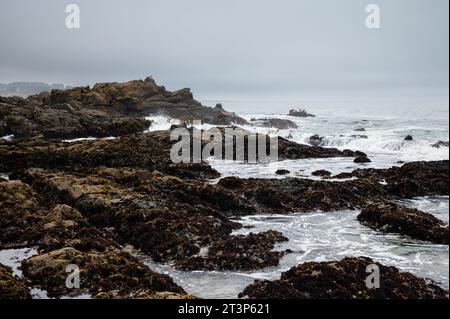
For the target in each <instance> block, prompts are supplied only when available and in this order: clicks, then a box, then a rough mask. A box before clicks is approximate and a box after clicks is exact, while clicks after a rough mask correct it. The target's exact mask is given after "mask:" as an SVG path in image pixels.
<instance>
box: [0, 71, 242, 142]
mask: <svg viewBox="0 0 450 319" xmlns="http://www.w3.org/2000/svg"><path fill="white" fill-rule="evenodd" d="M150 114H166V115H168V116H170V117H173V118H177V119H180V120H185V119H186V117H187V116H188V117H189V118H190V120H189V121H187V122H192V120H201V121H203V122H205V123H210V124H217V125H230V124H232V123H236V124H246V123H247V122H246V121H245V120H244V119H242V118H240V117H238V116H236V115H235V114H234V113H230V112H227V111H225V110H224V109H223V107H222V106H221V105H218V106H216V107H215V108H209V107H205V106H203V105H201V104H200V103H199V102H197V101H195V100H194V99H193V96H192V93H191V92H190V90H189V89H183V90H179V91H175V92H169V91H167V90H166V89H165V88H164V87H162V86H158V85H157V84H156V83H155V81H154V80H153V79H151V78H147V79H145V80H142V81H130V82H126V83H100V84H96V85H95V86H94V87H93V88H89V87H78V88H72V89H67V90H52V91H51V93H47V92H45V93H41V94H38V95H34V96H30V97H28V98H26V99H25V98H18V97H12V98H4V97H0V133H1V135H2V136H3V135H7V134H8V135H9V134H14V135H15V136H16V137H30V136H36V135H43V136H45V137H46V138H58V139H59V138H61V139H73V138H80V137H88V136H93V137H107V136H121V135H126V134H133V133H137V132H142V131H145V130H146V129H147V128H148V127H149V126H150V122H149V121H146V120H145V119H143V117H144V116H149V115H150Z"/></svg>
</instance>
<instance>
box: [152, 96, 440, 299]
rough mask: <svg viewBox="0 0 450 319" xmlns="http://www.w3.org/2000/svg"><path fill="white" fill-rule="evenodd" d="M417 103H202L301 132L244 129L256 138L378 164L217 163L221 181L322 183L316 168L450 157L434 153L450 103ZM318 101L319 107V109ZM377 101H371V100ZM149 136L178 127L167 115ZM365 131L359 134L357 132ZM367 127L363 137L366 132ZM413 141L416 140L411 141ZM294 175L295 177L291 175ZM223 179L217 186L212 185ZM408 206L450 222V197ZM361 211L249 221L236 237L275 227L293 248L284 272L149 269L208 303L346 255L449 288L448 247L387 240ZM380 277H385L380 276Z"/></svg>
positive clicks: (386, 165)
mask: <svg viewBox="0 0 450 319" xmlns="http://www.w3.org/2000/svg"><path fill="white" fill-rule="evenodd" d="M426 101H428V102H423V103H420V101H418V100H417V99H416V100H414V103H409V102H408V103H407V102H405V100H396V101H394V102H392V103H383V104H381V105H379V106H377V105H373V104H366V103H363V102H358V101H356V102H355V101H352V103H348V104H346V102H345V101H338V102H329V101H325V102H324V101H322V102H321V101H307V102H309V103H308V104H306V103H305V101H298V102H296V101H276V100H272V101H267V100H266V101H249V100H241V101H239V100H203V101H202V102H203V103H204V104H205V105H208V106H214V105H215V104H216V103H222V105H223V106H224V108H225V109H226V110H229V111H234V112H236V113H237V114H238V115H240V116H242V117H243V118H245V119H247V120H248V121H250V120H251V119H262V118H279V119H289V120H291V121H294V122H295V123H296V124H297V126H298V128H297V129H288V130H277V129H273V128H263V127H255V126H242V127H243V128H244V129H247V130H250V131H254V132H264V133H268V134H271V135H280V136H282V137H285V138H288V139H291V140H293V141H295V142H298V143H303V144H306V143H307V142H308V140H309V138H310V137H311V136H312V135H316V134H317V135H319V136H321V137H324V138H323V142H322V146H324V147H335V148H338V149H352V150H359V151H363V152H365V153H367V155H368V156H369V158H370V159H371V160H372V163H368V164H364V165H363V166H361V165H360V164H355V163H353V159H345V158H332V159H308V160H295V161H283V162H279V163H271V164H265V165H254V164H245V163H236V162H232V161H219V160H213V159H211V160H210V162H211V165H212V166H213V167H214V168H215V169H216V170H218V171H219V172H220V173H221V174H222V176H239V177H241V178H284V177H285V176H283V177H280V176H278V175H276V174H275V172H276V171H277V170H278V169H281V168H282V169H287V170H289V171H290V172H291V173H290V176H293V177H301V178H311V179H317V178H319V177H314V176H312V175H311V173H312V172H314V171H315V170H318V169H326V170H328V171H330V172H332V173H333V174H337V173H341V172H351V171H353V170H354V169H357V168H361V167H365V168H369V167H372V168H389V167H392V166H395V165H397V166H399V165H401V163H402V162H411V161H422V160H424V161H431V160H444V159H449V149H448V147H439V148H438V147H434V146H433V145H434V144H436V143H438V142H439V141H443V142H446V141H448V140H449V119H448V116H449V108H448V99H447V100H446V99H444V100H441V101H432V102H430V101H429V100H426ZM313 102H314V103H313ZM372 103H373V102H372ZM300 107H301V108H306V109H307V111H308V112H310V113H313V114H315V115H316V117H314V118H296V117H290V116H287V115H286V114H288V111H289V109H291V108H300ZM152 119H153V120H154V121H155V123H154V124H153V126H152V127H151V128H150V130H159V129H168V128H170V126H171V125H172V124H176V123H177V121H176V120H173V119H167V118H164V117H163V116H158V117H153V118H152ZM357 129H360V131H355V130H357ZM362 129H364V131H362ZM353 135H365V137H364V138H360V137H354V136H353ZM407 135H411V136H412V137H413V140H412V141H405V137H406V136H407ZM288 176H289V175H288ZM214 182H217V180H214V181H211V183H214ZM402 204H404V205H406V206H408V207H412V208H418V209H420V210H423V211H425V212H428V213H431V214H433V215H435V216H436V217H438V218H440V219H441V220H444V221H445V222H447V223H448V221H449V198H448V196H444V197H442V196H440V197H426V198H416V199H414V200H404V201H402ZM358 214H359V211H349V210H344V211H337V212H327V213H325V212H320V211H316V212H312V213H309V214H304V213H303V214H292V215H258V216H247V217H243V218H241V219H238V220H237V221H238V222H240V223H242V224H243V225H245V226H252V228H251V229H246V228H244V229H243V230H240V231H238V232H236V234H243V233H249V232H260V231H265V230H269V229H273V230H278V231H281V232H282V233H283V234H284V235H285V236H286V237H288V238H289V242H287V243H283V244H281V245H279V246H278V247H277V249H280V250H285V249H291V250H292V251H293V253H292V254H288V255H286V256H285V257H284V258H283V259H282V260H281V262H280V265H279V266H278V267H273V268H267V269H263V270H259V271H253V272H217V271H214V272H208V271H196V272H183V271H178V270H175V269H174V268H173V267H172V265H170V264H158V263H154V262H153V261H152V260H150V259H149V258H147V259H146V262H147V264H149V265H150V266H151V267H153V268H154V269H155V270H156V271H158V272H162V273H166V274H169V275H170V276H172V277H173V278H174V280H175V281H177V282H178V283H179V284H180V285H181V286H182V287H183V288H184V289H185V290H186V291H187V292H188V293H191V294H194V295H196V296H199V297H202V298H235V297H237V295H238V293H239V292H241V291H242V290H243V289H244V288H245V287H246V286H248V285H249V284H251V283H253V281H254V280H255V279H270V280H273V279H278V278H279V277H280V274H281V273H282V272H283V271H287V270H288V269H290V268H291V267H293V266H295V265H297V264H299V263H303V262H307V261H317V262H321V261H330V260H341V259H343V258H344V257H347V256H366V257H370V258H372V259H374V260H375V261H378V262H381V263H383V264H385V265H391V266H395V267H397V268H399V269H400V270H402V271H408V272H412V273H414V274H416V275H418V276H420V277H424V278H427V279H428V280H430V281H434V282H436V283H437V284H439V285H441V286H443V287H445V288H447V289H448V288H449V246H448V245H436V244H431V243H428V242H422V241H418V240H413V239H410V238H408V237H405V236H401V235H396V234H382V233H379V232H376V231H373V230H371V229H369V228H367V227H364V226H362V225H361V224H360V223H359V222H358V221H357V220H356V217H357V215H358ZM381 275H382V274H381Z"/></svg>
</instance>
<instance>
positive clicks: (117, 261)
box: [22, 248, 185, 298]
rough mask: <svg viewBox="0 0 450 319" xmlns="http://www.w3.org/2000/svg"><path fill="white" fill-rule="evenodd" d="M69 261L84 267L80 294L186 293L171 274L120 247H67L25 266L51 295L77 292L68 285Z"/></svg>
mask: <svg viewBox="0 0 450 319" xmlns="http://www.w3.org/2000/svg"><path fill="white" fill-rule="evenodd" d="M68 265H77V266H78V267H79V269H80V290H79V291H78V294H81V293H86V292H88V293H90V294H91V295H93V296H95V295H97V294H99V293H101V292H103V293H104V292H106V293H107V292H111V293H114V294H117V295H119V296H124V297H128V298H129V297H132V296H133V295H134V294H135V293H137V292H138V291H140V292H141V291H142V290H145V291H147V292H149V293H151V292H173V293H177V294H185V292H184V290H183V289H182V288H181V287H179V286H178V285H177V284H175V282H174V281H173V280H172V279H171V278H170V277H169V276H166V275H160V274H157V273H155V272H153V271H152V270H151V269H150V268H148V267H147V266H145V265H144V264H142V263H141V262H140V261H138V260H137V259H136V258H134V257H132V256H131V255H129V254H127V253H124V252H120V251H118V250H116V251H113V250H109V251H106V252H101V253H100V252H96V251H94V252H80V251H78V250H76V249H73V248H63V249H59V250H55V251H51V252H49V253H45V254H41V255H38V256H35V257H32V258H29V259H27V260H24V261H23V262H22V270H23V273H24V275H25V276H26V278H27V279H28V280H29V281H30V284H31V285H32V286H37V287H40V288H43V289H45V290H46V291H47V292H48V294H49V296H50V297H61V296H64V295H68V294H72V295H73V294H76V293H77V291H74V289H70V288H67V287H66V278H67V272H66V267H67V266H68Z"/></svg>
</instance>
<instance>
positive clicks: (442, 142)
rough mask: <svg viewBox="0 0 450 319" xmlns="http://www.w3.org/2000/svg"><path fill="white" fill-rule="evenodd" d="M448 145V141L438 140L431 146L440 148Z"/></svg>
mask: <svg viewBox="0 0 450 319" xmlns="http://www.w3.org/2000/svg"><path fill="white" fill-rule="evenodd" d="M448 145H449V143H448V141H438V142H436V143H434V144H433V145H431V146H432V147H434V148H441V147H448Z"/></svg>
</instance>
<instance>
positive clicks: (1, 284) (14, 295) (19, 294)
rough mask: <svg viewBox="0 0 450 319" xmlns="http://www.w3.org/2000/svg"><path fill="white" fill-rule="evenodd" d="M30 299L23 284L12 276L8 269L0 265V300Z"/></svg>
mask: <svg viewBox="0 0 450 319" xmlns="http://www.w3.org/2000/svg"><path fill="white" fill-rule="evenodd" d="M8 299H31V295H30V291H29V289H28V288H27V286H26V285H25V283H24V282H23V281H21V280H19V279H17V278H15V277H13V275H12V270H11V269H10V268H9V267H6V266H3V265H1V264H0V300H8Z"/></svg>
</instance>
